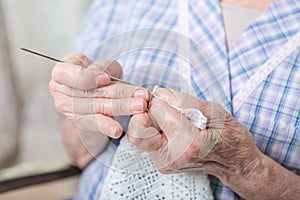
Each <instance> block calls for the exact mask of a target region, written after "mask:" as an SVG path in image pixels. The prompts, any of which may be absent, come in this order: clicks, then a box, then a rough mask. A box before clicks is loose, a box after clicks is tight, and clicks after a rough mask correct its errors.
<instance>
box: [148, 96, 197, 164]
mask: <svg viewBox="0 0 300 200" xmlns="http://www.w3.org/2000/svg"><path fill="white" fill-rule="evenodd" d="M150 113H151V115H152V117H153V118H154V119H155V121H156V122H157V124H158V125H159V127H160V128H161V130H162V131H163V133H164V134H165V135H166V137H167V140H168V145H167V149H164V148H162V149H159V151H157V152H156V153H155V154H154V155H153V156H154V157H155V156H158V157H162V155H163V154H166V153H165V152H166V151H167V152H168V153H169V155H170V156H169V157H168V159H167V160H166V159H165V161H164V160H162V159H157V162H159V163H160V164H159V165H160V166H163V167H165V166H168V165H173V164H176V163H177V161H178V159H179V158H182V156H183V155H185V153H186V152H187V151H190V150H189V149H190V148H191V149H193V151H195V152H196V154H197V155H198V154H199V148H198V146H197V145H192V144H198V140H197V137H200V138H201V137H202V135H201V133H200V131H199V130H198V129H197V128H196V127H195V126H194V125H193V124H192V122H191V121H189V120H188V119H187V118H186V117H185V116H184V115H182V114H181V113H180V112H179V111H177V110H176V109H174V107H172V106H170V105H169V104H168V103H166V102H165V101H163V100H161V99H157V98H154V99H153V100H152V102H151V108H150Z"/></svg>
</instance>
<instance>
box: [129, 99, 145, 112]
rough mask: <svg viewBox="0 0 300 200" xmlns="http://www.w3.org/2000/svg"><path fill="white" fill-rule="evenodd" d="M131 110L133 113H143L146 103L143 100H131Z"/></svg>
mask: <svg viewBox="0 0 300 200" xmlns="http://www.w3.org/2000/svg"><path fill="white" fill-rule="evenodd" d="M129 108H130V110H131V111H143V110H144V101H143V100H142V99H131V101H130V104H129Z"/></svg>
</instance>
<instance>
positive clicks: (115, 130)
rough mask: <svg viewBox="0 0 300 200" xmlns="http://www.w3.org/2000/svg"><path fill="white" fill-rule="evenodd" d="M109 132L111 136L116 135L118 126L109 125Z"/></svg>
mask: <svg viewBox="0 0 300 200" xmlns="http://www.w3.org/2000/svg"><path fill="white" fill-rule="evenodd" d="M109 133H110V135H111V136H114V137H115V136H116V135H117V127H116V126H111V127H109Z"/></svg>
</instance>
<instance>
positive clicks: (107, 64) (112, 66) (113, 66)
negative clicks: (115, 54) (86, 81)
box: [88, 59, 123, 78]
mask: <svg viewBox="0 0 300 200" xmlns="http://www.w3.org/2000/svg"><path fill="white" fill-rule="evenodd" d="M88 68H89V69H91V70H96V71H99V70H100V71H105V72H106V73H108V74H109V75H110V76H113V77H116V78H122V77H123V70H122V67H121V65H120V63H119V62H118V61H116V60H114V59H105V60H102V61H99V62H96V63H93V64H92V65H90V66H89V67H88Z"/></svg>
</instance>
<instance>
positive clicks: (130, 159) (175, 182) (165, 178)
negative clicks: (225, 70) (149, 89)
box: [100, 87, 214, 200]
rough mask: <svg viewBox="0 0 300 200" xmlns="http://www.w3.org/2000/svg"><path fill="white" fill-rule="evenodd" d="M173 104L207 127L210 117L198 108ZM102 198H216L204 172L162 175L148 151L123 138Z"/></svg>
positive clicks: (194, 120)
mask: <svg viewBox="0 0 300 200" xmlns="http://www.w3.org/2000/svg"><path fill="white" fill-rule="evenodd" d="M155 90H156V87H155V88H154V91H155ZM153 93H154V92H153ZM154 96H155V95H154ZM156 98H159V97H157V96H156ZM166 102H167V101H166ZM168 103H169V102H168ZM170 105H171V104H170ZM171 106H172V107H174V108H175V109H177V110H178V111H179V112H181V113H183V114H184V115H185V116H187V118H189V119H190V120H191V122H193V124H194V125H195V126H196V127H198V128H200V129H204V128H205V127H206V121H207V118H206V117H204V116H203V114H202V113H201V112H200V111H199V110H196V109H191V108H190V109H181V108H177V107H175V106H173V105H171ZM100 199H102V200H109V199H203V200H206V199H214V198H213V195H212V191H211V189H210V183H209V180H208V177H207V175H206V174H204V173H202V172H185V173H177V174H170V175H165V174H161V173H160V172H159V171H158V170H157V168H156V167H155V165H154V164H153V163H152V162H151V160H150V158H149V156H148V154H147V153H146V152H144V151H142V150H141V149H139V148H137V147H136V146H134V145H132V144H131V143H130V142H129V141H128V139H127V137H124V138H123V139H122V140H121V143H120V145H119V147H118V149H117V151H116V153H115V156H114V159H113V162H112V165H111V168H110V170H109V173H108V175H107V177H106V179H105V183H104V187H103V191H102V195H101V197H100Z"/></svg>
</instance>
